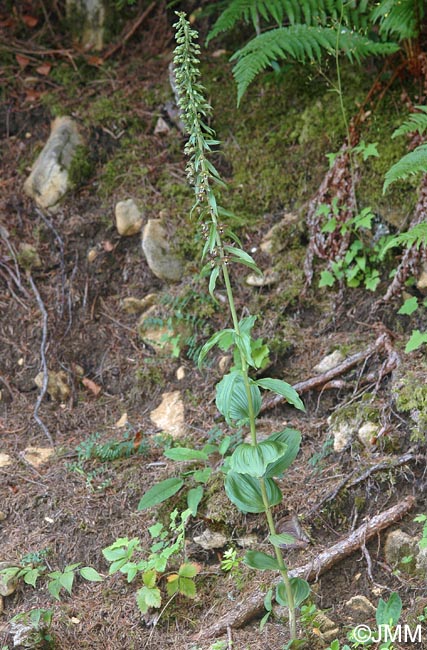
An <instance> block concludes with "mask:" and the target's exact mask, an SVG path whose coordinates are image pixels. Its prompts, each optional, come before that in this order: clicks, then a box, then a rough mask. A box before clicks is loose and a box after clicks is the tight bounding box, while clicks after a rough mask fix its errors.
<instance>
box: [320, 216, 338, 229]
mask: <svg viewBox="0 0 427 650" xmlns="http://www.w3.org/2000/svg"><path fill="white" fill-rule="evenodd" d="M336 227H337V220H336V219H335V217H332V219H329V220H328V221H327V222H326V223H325V225H324V226H323V227H322V232H334V230H335V228H336Z"/></svg>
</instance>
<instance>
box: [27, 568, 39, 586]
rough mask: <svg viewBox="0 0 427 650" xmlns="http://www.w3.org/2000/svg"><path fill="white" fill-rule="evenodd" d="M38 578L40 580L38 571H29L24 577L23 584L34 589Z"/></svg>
mask: <svg viewBox="0 0 427 650" xmlns="http://www.w3.org/2000/svg"><path fill="white" fill-rule="evenodd" d="M38 578H40V572H39V570H38V569H30V570H29V571H27V572H26V573H25V575H24V582H25V584H27V585H31V586H32V587H35V586H36V582H37V580H38Z"/></svg>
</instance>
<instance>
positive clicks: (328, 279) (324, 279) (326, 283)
mask: <svg viewBox="0 0 427 650" xmlns="http://www.w3.org/2000/svg"><path fill="white" fill-rule="evenodd" d="M334 284H335V276H334V275H332V273H331V272H330V271H322V272H321V274H320V280H319V287H320V288H321V287H333V286H334Z"/></svg>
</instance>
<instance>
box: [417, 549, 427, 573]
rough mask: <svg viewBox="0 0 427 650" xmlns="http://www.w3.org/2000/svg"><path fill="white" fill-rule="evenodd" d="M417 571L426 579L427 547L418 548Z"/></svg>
mask: <svg viewBox="0 0 427 650" xmlns="http://www.w3.org/2000/svg"><path fill="white" fill-rule="evenodd" d="M416 572H417V575H419V576H420V578H423V579H424V580H425V579H426V578H427V548H421V549H419V550H418V555H417V563H416Z"/></svg>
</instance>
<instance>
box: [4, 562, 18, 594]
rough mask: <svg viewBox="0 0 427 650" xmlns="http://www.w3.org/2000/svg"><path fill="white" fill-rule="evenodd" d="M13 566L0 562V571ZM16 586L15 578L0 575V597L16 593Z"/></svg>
mask: <svg viewBox="0 0 427 650" xmlns="http://www.w3.org/2000/svg"><path fill="white" fill-rule="evenodd" d="M13 566H15V565H14V564H11V563H10V562H0V571H1V570H3V569H8V568H9V567H13ZM17 586H18V579H17V578H15V576H12V577H10V576H7V575H5V574H4V573H0V596H10V595H11V594H13V592H14V591H16V588H17Z"/></svg>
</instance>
